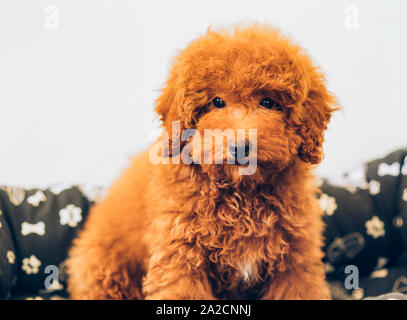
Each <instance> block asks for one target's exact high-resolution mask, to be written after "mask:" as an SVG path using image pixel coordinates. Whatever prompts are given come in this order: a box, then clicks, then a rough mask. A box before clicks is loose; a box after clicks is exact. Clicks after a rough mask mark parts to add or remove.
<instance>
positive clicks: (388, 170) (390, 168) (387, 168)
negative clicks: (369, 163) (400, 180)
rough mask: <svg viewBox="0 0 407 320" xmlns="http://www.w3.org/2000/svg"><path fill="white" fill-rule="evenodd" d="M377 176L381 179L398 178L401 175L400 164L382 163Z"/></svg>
mask: <svg viewBox="0 0 407 320" xmlns="http://www.w3.org/2000/svg"><path fill="white" fill-rule="evenodd" d="M377 174H378V175H379V176H380V177H383V176H386V175H389V176H393V177H397V176H398V175H399V174H400V163H398V162H393V163H392V164H390V165H388V164H387V163H384V162H383V163H381V164H380V165H379V168H378V169H377Z"/></svg>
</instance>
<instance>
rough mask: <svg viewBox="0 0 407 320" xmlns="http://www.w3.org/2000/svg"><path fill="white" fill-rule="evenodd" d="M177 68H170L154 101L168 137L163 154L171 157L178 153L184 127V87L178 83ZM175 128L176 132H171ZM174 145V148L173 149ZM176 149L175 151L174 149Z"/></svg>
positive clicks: (180, 147)
mask: <svg viewBox="0 0 407 320" xmlns="http://www.w3.org/2000/svg"><path fill="white" fill-rule="evenodd" d="M177 73H178V72H177V68H176V67H174V68H173V69H172V70H171V73H170V76H169V78H168V80H167V81H166V83H165V85H164V88H163V89H162V90H161V95H160V96H159V97H158V99H157V100H156V103H155V111H156V112H157V114H158V115H159V116H160V120H161V121H162V123H163V125H162V126H163V130H165V131H166V135H167V137H168V138H169V140H170V141H169V145H168V146H166V147H164V150H163V154H164V155H166V156H168V157H172V156H174V155H177V154H179V152H180V149H182V142H181V140H180V139H179V137H180V136H181V134H182V132H183V130H184V129H185V117H184V116H183V115H184V113H185V112H183V109H184V105H185V88H184V87H183V86H182V85H180V79H179V77H178V75H177ZM174 128H176V130H177V132H173V131H174V130H173V129H174ZM173 147H174V150H173ZM176 150H177V151H176Z"/></svg>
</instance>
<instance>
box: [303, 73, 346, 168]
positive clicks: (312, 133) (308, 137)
mask: <svg viewBox="0 0 407 320" xmlns="http://www.w3.org/2000/svg"><path fill="white" fill-rule="evenodd" d="M316 78H317V79H316V80H315V82H314V83H313V84H312V85H311V88H310V90H309V92H308V95H307V97H306V99H305V101H304V103H303V108H302V115H301V124H300V127H299V134H300V135H301V137H302V143H301V145H300V147H299V150H298V156H299V157H300V159H302V160H303V161H305V162H310V163H312V164H318V163H319V162H320V161H321V160H322V158H323V152H322V143H323V142H324V132H325V130H326V128H327V125H328V122H329V120H330V118H331V114H332V112H333V111H335V110H338V108H336V107H333V106H335V105H336V99H335V97H334V96H333V95H331V94H330V93H329V92H328V90H327V89H326V87H325V79H324V77H323V76H322V75H318V76H317V77H316Z"/></svg>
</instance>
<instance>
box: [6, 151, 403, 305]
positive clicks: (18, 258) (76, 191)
mask: <svg viewBox="0 0 407 320" xmlns="http://www.w3.org/2000/svg"><path fill="white" fill-rule="evenodd" d="M102 197H103V190H102V189H100V188H92V189H90V190H87V189H84V188H81V187H78V186H73V187H66V186H65V187H64V186H53V187H50V188H48V189H31V190H25V189H22V188H17V187H6V186H3V187H1V188H0V298H1V299H65V298H68V295H67V293H66V290H65V285H66V274H65V267H64V261H65V259H66V256H67V252H68V249H69V247H70V245H71V243H72V240H73V239H74V237H75V236H76V235H77V232H78V231H79V230H80V229H81V227H82V226H83V223H84V221H85V220H86V217H87V214H88V212H89V209H90V208H91V206H92V205H93V204H94V203H95V202H97V201H98V199H101V198H102ZM319 199H320V203H321V206H322V208H323V210H324V212H325V217H324V219H325V223H326V225H327V226H326V230H325V239H326V241H325V243H326V244H325V247H324V251H325V258H324V262H325V267H326V275H327V279H328V281H329V283H330V285H331V291H332V295H333V297H334V298H335V299H362V298H366V297H377V299H402V298H404V297H406V296H404V295H403V294H406V293H407V149H402V150H398V151H395V152H393V153H391V154H389V155H388V156H386V157H384V158H382V159H378V160H374V161H371V162H369V163H367V164H364V165H362V166H360V167H359V168H357V169H356V170H355V171H352V172H350V173H348V174H345V175H342V176H340V177H337V178H330V179H325V180H321V194H320V195H319ZM356 273H357V274H356ZM347 277H352V281H349V278H347ZM50 279H51V280H50ZM55 279H57V280H55ZM347 279H348V280H347ZM349 282H350V283H351V285H350V286H349V285H345V283H348V284H349ZM45 284H47V285H46V286H45ZM389 292H391V293H390V294H386V293H389Z"/></svg>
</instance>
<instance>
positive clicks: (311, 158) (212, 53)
mask: <svg viewBox="0 0 407 320" xmlns="http://www.w3.org/2000/svg"><path fill="white" fill-rule="evenodd" d="M334 103H335V100H334V97H333V96H332V95H330V93H329V92H328V91H327V89H326V87H325V79H324V76H323V74H322V73H321V72H320V71H319V70H318V68H316V67H315V66H314V65H313V63H312V62H311V59H310V58H309V57H308V56H307V54H306V53H305V52H304V51H303V50H302V49H301V48H300V47H299V46H298V45H295V44H293V43H292V42H291V41H289V40H288V39H287V38H285V37H284V36H283V35H281V33H280V32H278V31H277V30H274V29H271V28H269V27H266V26H259V25H255V26H251V27H244V28H239V27H237V28H235V29H233V31H232V32H228V31H220V32H214V31H210V30H209V31H208V32H207V33H206V34H205V35H204V36H201V37H200V38H198V39H197V40H195V41H194V42H192V43H191V44H190V45H189V46H188V47H187V48H186V49H185V50H183V51H182V52H181V53H180V54H179V55H178V57H177V58H176V59H175V61H174V64H173V67H172V69H171V71H170V75H169V78H168V80H167V82H166V85H165V87H164V88H163V91H162V94H161V96H160V97H159V98H158V100H157V102H156V111H157V113H158V114H159V115H160V117H161V120H162V121H163V126H164V128H165V130H166V131H167V132H168V133H169V136H170V137H171V136H172V133H173V128H174V125H173V124H174V121H179V124H180V133H181V134H182V133H183V132H185V131H186V130H187V129H190V130H189V132H190V133H189V134H187V135H186V136H185V139H181V143H180V146H181V151H182V148H183V147H185V145H186V144H187V142H188V141H189V142H190V145H191V146H192V148H189V149H188V150H189V151H188V152H189V153H190V154H191V157H192V158H193V162H194V163H199V164H200V166H201V168H202V170H203V171H204V172H206V173H208V174H210V176H211V177H212V178H215V179H226V180H232V181H236V182H238V181H241V179H242V177H241V176H242V174H239V173H238V172H239V168H242V167H245V166H248V164H247V163H249V164H250V163H251V161H252V160H253V159H255V160H256V163H257V166H256V170H255V172H252V173H248V175H251V177H250V176H249V177H248V179H250V178H251V179H262V177H264V176H265V173H275V172H279V171H281V170H283V169H284V168H286V167H287V166H289V165H290V164H291V163H293V161H294V160H295V159H297V158H300V159H301V160H302V161H304V162H308V163H311V164H317V163H319V162H320V161H321V158H322V143H323V140H324V131H325V129H326V128H327V124H328V121H329V119H330V117H331V113H332V111H333V110H335V109H334V108H332V105H333V104H334ZM210 129H211V130H214V131H210ZM239 129H240V130H239ZM187 131H188V130H187ZM211 135H212V136H211ZM219 135H221V137H219ZM191 136H192V137H191ZM196 136H199V138H200V139H194V138H193V137H196ZM213 138H214V140H213ZM188 139H189V140H188ZM191 139H192V140H194V141H193V142H191ZM216 139H218V140H216ZM182 140H184V141H182ZM216 141H218V142H219V143H217V142H216ZM194 150H195V151H196V150H199V151H198V152H194ZM173 154H174V153H173ZM208 155H209V158H208ZM170 156H171V152H170ZM211 157H212V158H211ZM242 157H243V158H244V159H245V161H239V160H241V158H242ZM208 159H209V160H208ZM211 160H212V161H211ZM219 160H221V161H220V162H219ZM233 160H236V161H235V163H232V161H233ZM244 162H246V164H242V163H244ZM220 163H222V165H219V164H220ZM266 171H267V172H266ZM243 175H244V173H243ZM239 176H240V177H239Z"/></svg>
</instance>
